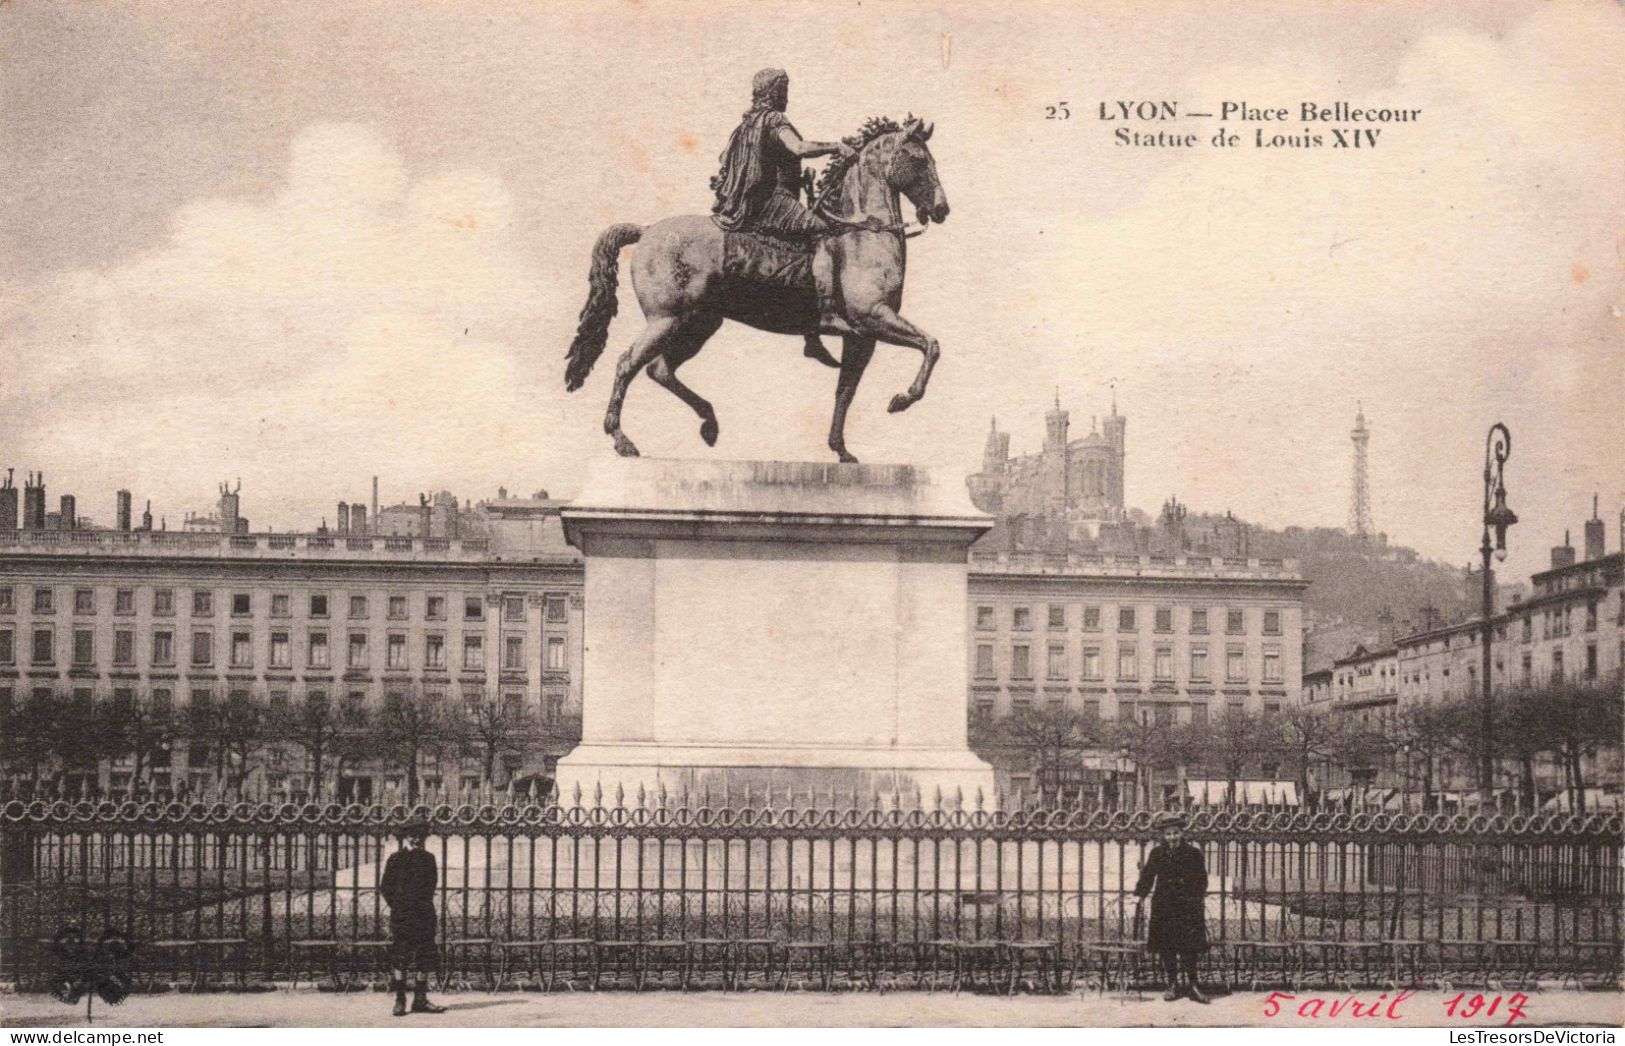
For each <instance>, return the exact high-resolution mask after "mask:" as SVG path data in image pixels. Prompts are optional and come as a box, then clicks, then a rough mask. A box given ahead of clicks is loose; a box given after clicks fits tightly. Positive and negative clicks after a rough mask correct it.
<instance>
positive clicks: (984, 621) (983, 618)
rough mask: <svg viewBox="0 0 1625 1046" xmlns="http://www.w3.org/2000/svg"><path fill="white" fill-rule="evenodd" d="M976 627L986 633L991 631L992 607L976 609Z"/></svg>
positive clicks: (992, 625)
mask: <svg viewBox="0 0 1625 1046" xmlns="http://www.w3.org/2000/svg"><path fill="white" fill-rule="evenodd" d="M976 627H977V628H979V629H983V630H986V631H991V630H992V629H993V627H994V624H993V608H992V607H977V608H976Z"/></svg>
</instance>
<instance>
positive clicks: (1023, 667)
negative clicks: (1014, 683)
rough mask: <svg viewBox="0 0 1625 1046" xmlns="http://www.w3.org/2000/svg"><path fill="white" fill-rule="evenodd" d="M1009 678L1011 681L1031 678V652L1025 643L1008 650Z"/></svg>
mask: <svg viewBox="0 0 1625 1046" xmlns="http://www.w3.org/2000/svg"><path fill="white" fill-rule="evenodd" d="M1010 676H1011V678H1012V679H1031V678H1032V676H1033V665H1032V657H1031V651H1030V649H1029V648H1028V646H1027V645H1026V644H1025V643H1018V644H1016V645H1015V646H1013V647H1011V648H1010Z"/></svg>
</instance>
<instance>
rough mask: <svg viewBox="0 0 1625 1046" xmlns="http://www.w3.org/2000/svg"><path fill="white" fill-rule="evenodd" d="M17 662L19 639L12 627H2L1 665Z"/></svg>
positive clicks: (0, 643)
mask: <svg viewBox="0 0 1625 1046" xmlns="http://www.w3.org/2000/svg"><path fill="white" fill-rule="evenodd" d="M16 663H17V639H16V634H15V633H14V632H12V630H11V629H9V628H6V629H0V665H12V664H16Z"/></svg>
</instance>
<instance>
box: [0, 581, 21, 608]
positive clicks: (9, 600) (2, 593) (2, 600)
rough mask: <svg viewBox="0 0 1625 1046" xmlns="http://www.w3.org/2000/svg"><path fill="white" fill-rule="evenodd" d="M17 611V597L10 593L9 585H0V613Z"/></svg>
mask: <svg viewBox="0 0 1625 1046" xmlns="http://www.w3.org/2000/svg"><path fill="white" fill-rule="evenodd" d="M16 612H17V597H16V596H15V595H13V594H12V588H11V586H10V585H0V614H14V613H16Z"/></svg>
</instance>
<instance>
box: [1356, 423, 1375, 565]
mask: <svg viewBox="0 0 1625 1046" xmlns="http://www.w3.org/2000/svg"><path fill="white" fill-rule="evenodd" d="M1349 438H1350V439H1352V440H1353V441H1354V489H1353V491H1352V492H1351V493H1350V495H1349V533H1351V534H1353V535H1354V536H1355V537H1357V538H1371V537H1373V536H1375V534H1376V533H1377V528H1376V526H1375V525H1374V524H1373V523H1372V522H1371V488H1370V486H1369V485H1368V484H1367V482H1366V447H1367V445H1368V444H1370V442H1371V430H1370V429H1368V428H1366V427H1365V410H1364V408H1363V406H1356V408H1355V415H1354V431H1353V432H1350V433H1349Z"/></svg>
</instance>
